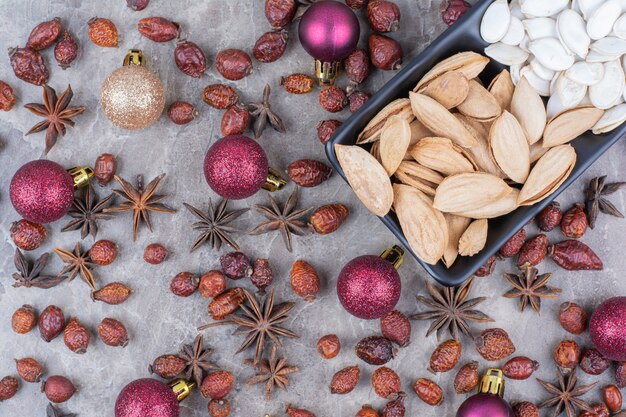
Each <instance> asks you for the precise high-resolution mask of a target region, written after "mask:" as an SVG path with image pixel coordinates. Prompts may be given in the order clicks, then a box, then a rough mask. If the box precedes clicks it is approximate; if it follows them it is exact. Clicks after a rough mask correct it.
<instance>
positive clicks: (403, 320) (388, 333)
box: [380, 310, 411, 347]
mask: <svg viewBox="0 0 626 417" xmlns="http://www.w3.org/2000/svg"><path fill="white" fill-rule="evenodd" d="M380 332H381V333H382V335H383V336H384V337H386V338H387V339H389V340H391V341H392V342H394V343H395V344H397V345H398V346H400V347H406V346H408V345H409V343H411V322H410V321H409V319H408V318H407V317H406V316H405V315H404V314H402V313H401V312H399V311H398V310H393V311H390V312H389V313H387V314H385V315H384V316H382V317H381V318H380Z"/></svg>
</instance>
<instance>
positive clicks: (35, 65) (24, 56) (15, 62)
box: [9, 48, 50, 85]
mask: <svg viewBox="0 0 626 417" xmlns="http://www.w3.org/2000/svg"><path fill="white" fill-rule="evenodd" d="M9 58H10V60H11V68H13V72H14V73H15V76H16V77H17V78H19V79H20V80H22V81H26V82H27V83H31V84H35V85H44V84H45V83H46V82H47V81H48V77H49V75H50V74H49V72H48V68H47V67H46V63H45V62H44V60H43V58H42V57H41V54H40V53H39V52H37V51H35V50H33V49H30V48H10V49H9Z"/></svg>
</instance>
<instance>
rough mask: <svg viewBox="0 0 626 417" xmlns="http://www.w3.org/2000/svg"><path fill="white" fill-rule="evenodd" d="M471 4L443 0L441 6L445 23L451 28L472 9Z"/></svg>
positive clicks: (462, 0) (463, 0)
mask: <svg viewBox="0 0 626 417" xmlns="http://www.w3.org/2000/svg"><path fill="white" fill-rule="evenodd" d="M471 7H472V5H471V4H469V3H468V2H466V1H465V0H443V2H441V5H440V6H439V11H440V12H441V18H442V19H443V22H444V23H445V24H446V25H448V26H450V25H451V24H453V23H454V22H456V21H457V20H459V19H460V18H461V17H462V16H463V15H464V14H465V13H466V12H467V11H468V10H469V9H470V8H471Z"/></svg>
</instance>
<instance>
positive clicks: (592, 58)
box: [586, 51, 619, 64]
mask: <svg viewBox="0 0 626 417" xmlns="http://www.w3.org/2000/svg"><path fill="white" fill-rule="evenodd" d="M616 59H619V55H606V54H601V53H600V52H596V51H589V55H587V59H586V61H587V62H589V63H594V64H595V63H605V62H610V61H615V60H616Z"/></svg>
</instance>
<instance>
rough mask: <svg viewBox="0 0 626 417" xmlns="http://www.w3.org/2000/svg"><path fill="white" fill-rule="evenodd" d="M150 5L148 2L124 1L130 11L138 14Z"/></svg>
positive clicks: (137, 0) (139, 0) (146, 0)
mask: <svg viewBox="0 0 626 417" xmlns="http://www.w3.org/2000/svg"><path fill="white" fill-rule="evenodd" d="M148 4H150V0H126V5H127V6H128V7H130V8H131V9H133V10H135V11H137V12H140V11H142V10H143V9H145V8H146V7H148Z"/></svg>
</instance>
